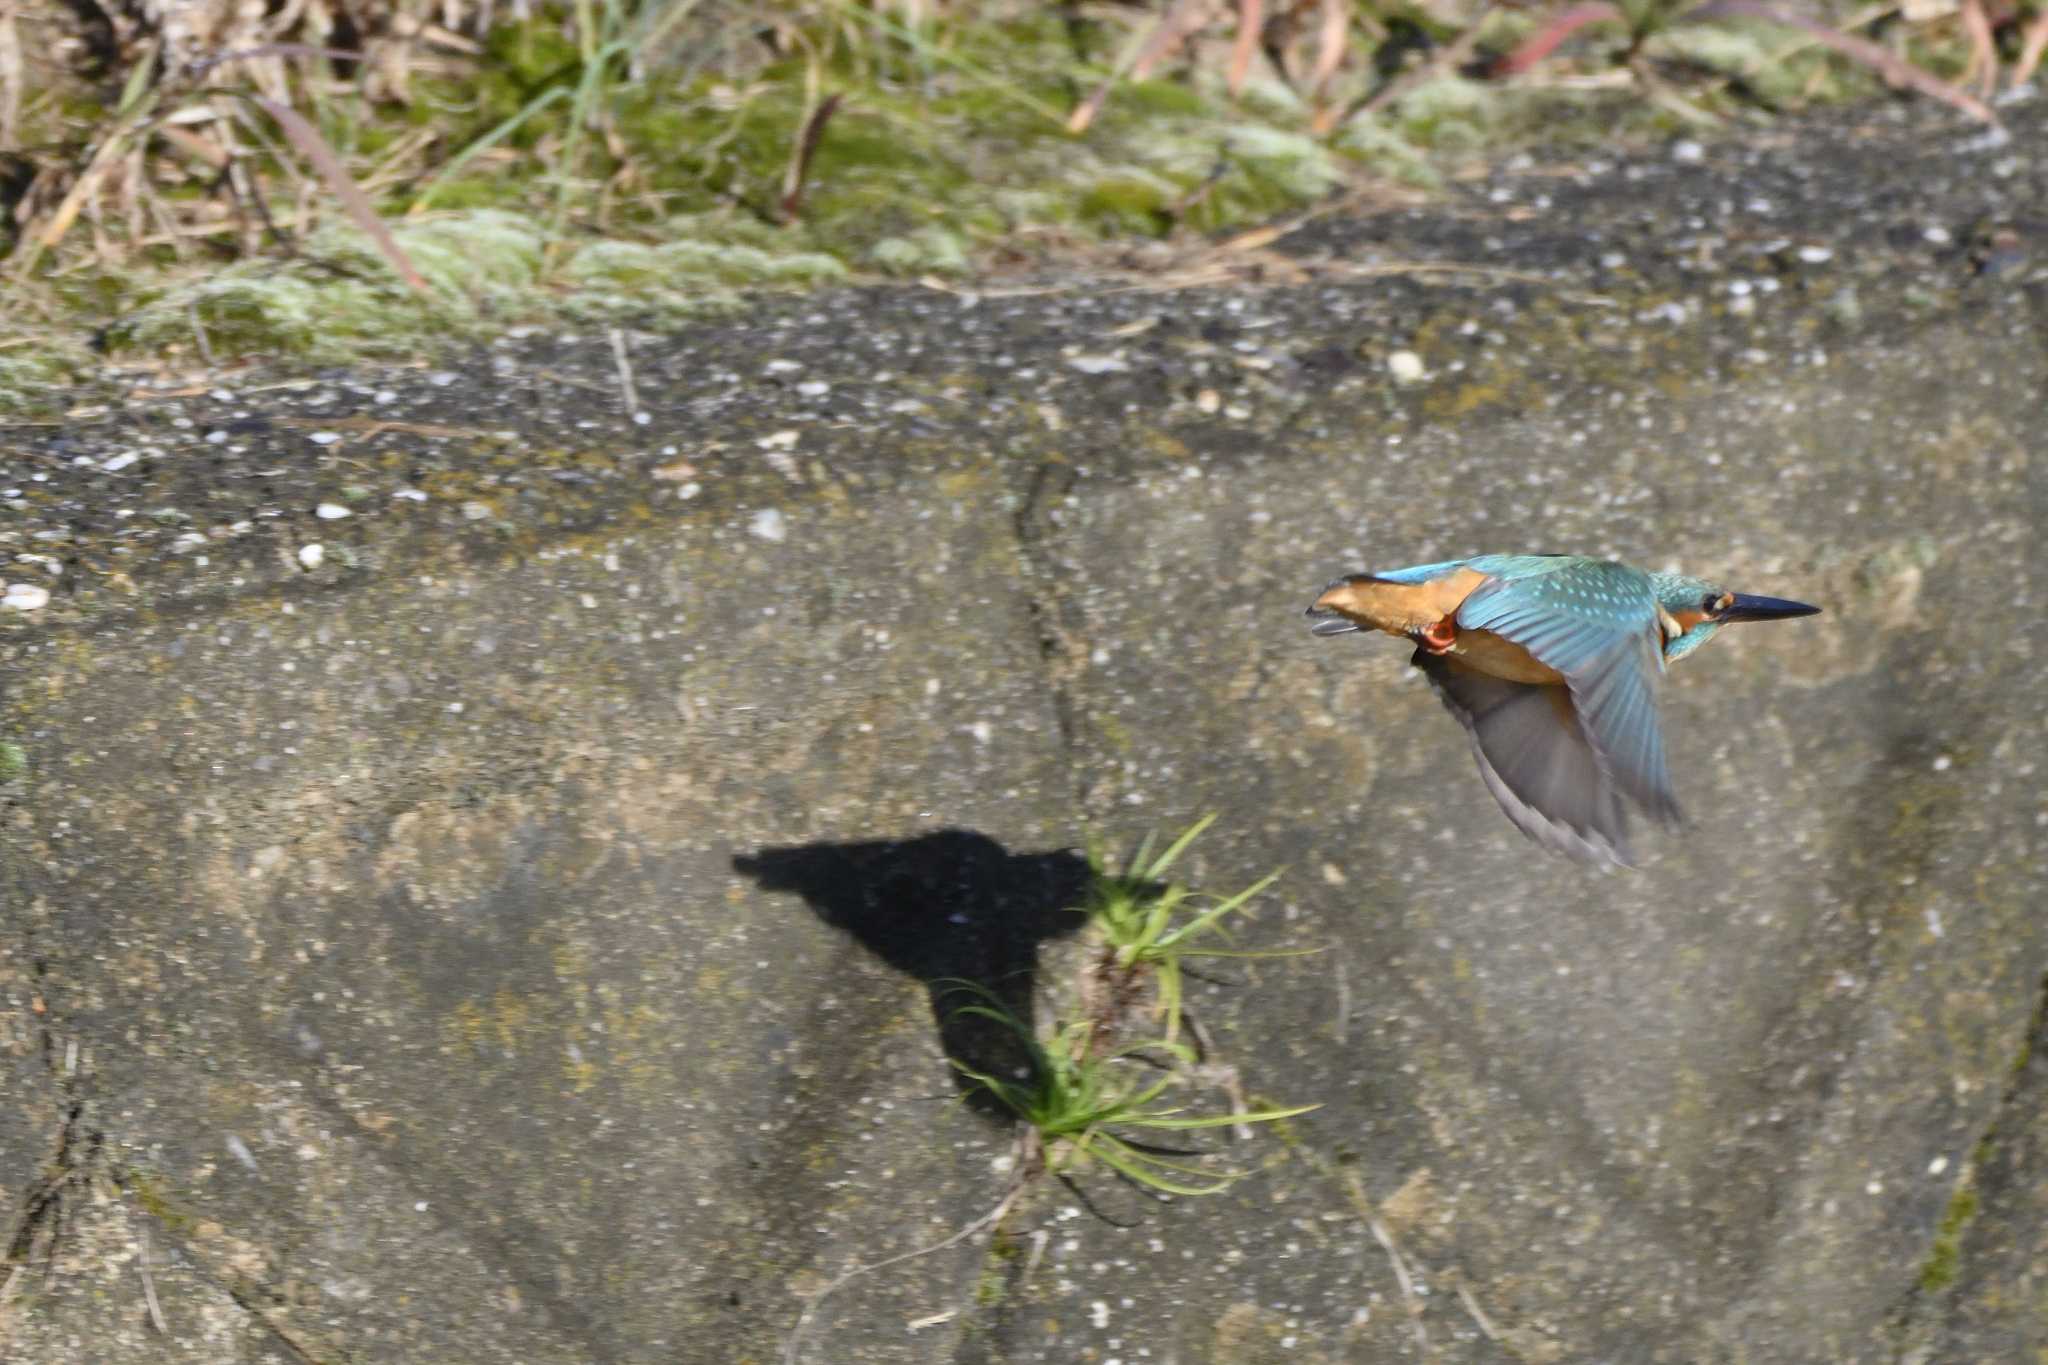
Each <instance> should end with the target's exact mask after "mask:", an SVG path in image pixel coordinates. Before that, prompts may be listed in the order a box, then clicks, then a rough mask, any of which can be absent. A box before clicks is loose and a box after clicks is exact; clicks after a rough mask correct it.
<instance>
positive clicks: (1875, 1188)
mask: <svg viewBox="0 0 2048 1365" xmlns="http://www.w3.org/2000/svg"><path fill="white" fill-rule="evenodd" d="M1863 1192H1864V1193H1865V1194H1883V1193H1884V1182H1883V1181H1882V1180H1873V1181H1871V1182H1870V1183H1869V1184H1868V1185H1865V1186H1864V1187H1863Z"/></svg>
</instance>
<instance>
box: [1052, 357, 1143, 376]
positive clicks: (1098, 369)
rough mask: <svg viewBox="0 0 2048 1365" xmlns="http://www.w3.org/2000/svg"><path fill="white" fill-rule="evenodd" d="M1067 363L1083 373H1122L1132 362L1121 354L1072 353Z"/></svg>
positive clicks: (1071, 367)
mask: <svg viewBox="0 0 2048 1365" xmlns="http://www.w3.org/2000/svg"><path fill="white" fill-rule="evenodd" d="M1067 365H1068V367H1069V368H1070V369H1076V370H1079V371H1080V372H1081V373H1082V374H1122V373H1123V372H1124V371H1126V370H1128V369H1130V368H1131V363H1130V362H1129V361H1128V360H1125V359H1124V358H1123V357H1122V356H1120V355H1070V356H1068V357H1067Z"/></svg>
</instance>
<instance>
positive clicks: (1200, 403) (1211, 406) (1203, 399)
mask: <svg viewBox="0 0 2048 1365" xmlns="http://www.w3.org/2000/svg"><path fill="white" fill-rule="evenodd" d="M1195 406H1196V407H1197V408H1200V409H1201V410H1202V411H1203V412H1215V411H1216V410H1217V409H1218V408H1220V407H1222V406H1223V395H1222V394H1220V393H1218V392H1216V390H1214V389H1203V390H1202V391H1201V392H1200V393H1198V394H1196V395H1195Z"/></svg>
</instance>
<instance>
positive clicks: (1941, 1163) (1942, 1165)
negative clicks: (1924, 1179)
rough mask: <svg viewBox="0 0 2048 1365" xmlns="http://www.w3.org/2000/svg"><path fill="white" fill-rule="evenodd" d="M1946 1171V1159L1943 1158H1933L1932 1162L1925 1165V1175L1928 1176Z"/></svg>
mask: <svg viewBox="0 0 2048 1365" xmlns="http://www.w3.org/2000/svg"><path fill="white" fill-rule="evenodd" d="M1947 1169H1948V1158H1947V1157H1945V1156H1938V1157H1936V1158H1934V1160H1932V1161H1930V1162H1928V1163H1927V1174H1929V1175H1940V1174H1941V1173H1942V1172H1943V1171H1945V1170H1947Z"/></svg>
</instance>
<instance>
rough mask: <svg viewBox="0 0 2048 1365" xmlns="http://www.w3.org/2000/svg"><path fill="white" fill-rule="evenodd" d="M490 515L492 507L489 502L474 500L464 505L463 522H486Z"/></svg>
mask: <svg viewBox="0 0 2048 1365" xmlns="http://www.w3.org/2000/svg"><path fill="white" fill-rule="evenodd" d="M490 515H491V505H490V504H489V503H487V502H476V501H474V500H472V501H470V502H465V503H464V504H462V517H463V520H465V521H484V520H486V519H488V518H489V517H490Z"/></svg>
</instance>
